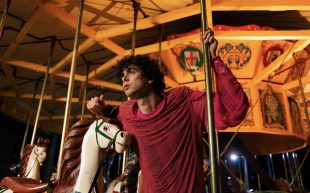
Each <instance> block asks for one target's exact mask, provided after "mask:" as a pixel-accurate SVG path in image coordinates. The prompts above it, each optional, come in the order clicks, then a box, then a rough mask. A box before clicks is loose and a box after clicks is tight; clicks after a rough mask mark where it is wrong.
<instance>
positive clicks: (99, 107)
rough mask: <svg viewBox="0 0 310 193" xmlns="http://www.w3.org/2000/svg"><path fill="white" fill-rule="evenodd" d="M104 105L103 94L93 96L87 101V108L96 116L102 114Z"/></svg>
mask: <svg viewBox="0 0 310 193" xmlns="http://www.w3.org/2000/svg"><path fill="white" fill-rule="evenodd" d="M104 107H105V103H104V98H103V95H100V96H99V97H98V96H96V97H93V98H91V99H90V100H89V101H88V103H87V109H88V110H89V111H90V112H92V113H94V114H95V115H96V116H100V115H101V114H102V112H103V109H104Z"/></svg>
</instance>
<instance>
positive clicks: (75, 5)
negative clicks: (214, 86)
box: [0, 0, 310, 132]
mask: <svg viewBox="0 0 310 193" xmlns="http://www.w3.org/2000/svg"><path fill="white" fill-rule="evenodd" d="M138 2H139V3H140V4H141V6H140V9H139V12H138V21H137V40H136V51H135V53H136V54H153V55H154V56H155V55H156V54H157V52H158V50H159V44H158V42H159V41H160V39H161V38H160V36H161V35H162V43H161V49H162V53H163V55H165V51H166V50H168V49H171V48H172V47H174V46H177V45H179V44H181V43H182V44H195V43H196V44H197V43H198V42H199V35H198V34H191V35H189V36H184V37H177V38H174V39H170V38H168V37H171V35H173V34H182V33H186V32H190V31H193V30H195V29H197V28H199V27H200V26H201V21H200V2H199V1H196V0H175V1H162V0H142V1H138ZM8 3H9V6H8V9H7V10H8V12H7V14H5V11H4V10H5V9H6V7H7V5H8ZM207 7H208V9H207V16H208V18H207V20H208V25H209V26H210V27H212V26H214V30H215V36H216V38H217V39H218V40H219V41H220V43H221V42H222V44H223V42H225V43H227V42H235V41H240V40H242V41H244V42H249V44H253V46H254V50H256V51H255V53H256V54H254V51H253V58H252V60H253V61H252V63H253V66H252V67H249V68H251V70H244V72H243V73H241V74H238V73H237V74H236V76H237V77H238V78H239V79H240V80H241V81H242V83H243V84H252V83H254V84H255V83H258V82H261V81H265V80H267V78H268V77H269V76H270V75H274V74H277V73H278V74H277V75H278V76H277V77H275V78H274V79H273V82H274V83H275V84H278V85H281V86H283V88H285V89H287V90H288V91H289V92H288V93H290V95H292V96H294V97H296V98H297V99H300V98H301V97H300V93H299V90H298V89H296V88H298V81H297V79H296V77H294V76H293V70H294V68H293V67H292V66H295V64H297V63H300V62H302V63H303V67H302V68H303V77H302V82H303V83H304V85H305V92H306V96H307V97H308V98H309V97H310V85H309V84H307V83H308V82H310V72H309V68H310V64H309V63H310V62H309V60H308V59H309V55H310V48H309V46H308V45H309V43H310V1H308V0H295V1H290V0H281V1H278V0H258V1H243V0H212V2H209V1H208V2H207ZM83 10H84V12H83V19H82V24H81V35H80V38H79V48H78V51H77V52H78V54H79V56H78V59H77V65H76V66H77V67H76V74H75V82H74V88H73V99H72V110H71V112H72V113H71V114H72V117H73V118H76V119H78V118H79V115H80V114H81V109H82V108H81V106H82V105H81V102H82V98H83V90H84V88H85V80H86V77H88V79H89V81H88V85H87V98H88V99H89V98H91V97H93V96H95V95H98V94H100V93H103V94H104V97H105V99H106V100H107V103H108V104H112V105H119V104H120V103H121V101H124V100H126V97H125V96H124V94H123V93H122V87H121V85H120V81H119V80H118V79H117V78H116V77H115V71H114V65H115V63H116V61H117V60H119V59H120V58H122V57H123V56H125V55H128V54H130V53H131V44H132V38H131V37H132V36H131V32H132V29H133V17H134V16H133V1H129V0H85V4H84V9H83ZM0 11H1V12H2V20H3V21H4V27H3V34H2V36H1V40H0V60H1V65H0V97H1V98H0V105H1V106H0V110H1V111H4V112H7V113H9V114H11V115H13V116H15V117H17V118H19V119H21V120H27V118H28V116H29V110H35V109H36V108H37V106H38V101H39V98H40V93H41V90H42V85H43V80H44V74H45V72H46V69H47V63H48V58H49V56H51V66H50V69H49V78H48V81H47V85H46V91H45V95H44V103H43V109H42V116H41V127H42V128H44V129H48V130H53V131H55V132H60V130H61V125H62V120H63V117H64V109H65V102H66V95H67V90H68V82H69V81H68V80H69V76H70V66H71V60H72V56H73V44H74V37H75V30H76V23H77V22H76V21H77V16H78V12H79V1H68V0H18V1H17V0H11V1H9V0H7V1H5V0H3V1H1V2H0ZM5 16H6V17H5ZM249 25H251V26H253V25H255V26H257V27H254V28H255V30H253V29H252V28H249V27H243V28H242V27H241V28H238V27H237V26H249ZM223 26H224V27H223ZM227 26H231V27H227ZM232 26H233V27H236V28H233V27H232ZM264 26H267V28H266V27H264ZM271 29H272V30H271ZM52 40H55V48H54V51H53V54H52V55H51V54H50V50H51V42H52ZM268 45H278V47H280V49H281V50H280V51H279V50H275V52H276V53H277V51H279V54H278V55H277V57H279V58H281V57H282V59H279V60H272V61H271V62H270V64H269V63H268V65H265V66H264V65H263V64H262V65H260V62H258V61H261V60H262V58H264V57H268V56H265V55H264V53H265V52H264V49H269V48H270V47H274V46H268ZM154 53H155V54H154ZM156 56H157V55H156ZM296 61H297V62H296ZM166 65H167V69H168V70H169V71H171V68H169V64H166ZM280 72H281V73H280ZM86 75H87V76H86ZM178 76H183V75H182V74H181V75H175V74H173V73H171V72H168V73H167V76H166V78H165V81H166V84H167V89H169V88H172V87H177V86H180V85H183V84H191V83H194V82H199V80H197V79H193V80H192V79H188V81H185V82H184V81H183V82H182V81H181V82H180V81H179V80H178ZM202 79H203V78H202ZM308 106H310V105H309V104H308ZM34 112H35V111H34ZM33 114H35V113H33ZM86 116H90V115H88V112H87V115H86ZM33 117H34V116H33Z"/></svg>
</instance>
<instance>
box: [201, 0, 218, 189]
mask: <svg viewBox="0 0 310 193" xmlns="http://www.w3.org/2000/svg"><path fill="white" fill-rule="evenodd" d="M200 9H201V25H202V32H203V33H205V32H206V30H207V16H206V9H207V7H206V2H205V0H201V1H200ZM203 55H204V68H205V77H206V79H205V89H206V111H207V112H208V113H207V120H208V138H209V152H210V163H211V183H210V184H211V192H212V193H219V192H221V190H220V178H219V172H218V171H219V163H218V156H219V154H218V151H217V145H216V144H217V142H216V136H215V126H214V116H213V115H214V111H213V97H212V95H213V93H212V78H211V65H210V50H209V47H208V45H207V44H205V43H203Z"/></svg>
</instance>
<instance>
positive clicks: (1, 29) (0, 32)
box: [0, 0, 11, 39]
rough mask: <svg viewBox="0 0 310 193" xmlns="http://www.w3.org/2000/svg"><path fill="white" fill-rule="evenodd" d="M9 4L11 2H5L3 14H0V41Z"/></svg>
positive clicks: (9, 0) (8, 0)
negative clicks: (0, 16)
mask: <svg viewBox="0 0 310 193" xmlns="http://www.w3.org/2000/svg"><path fill="white" fill-rule="evenodd" d="M10 4H11V0H7V1H6V7H5V8H4V10H3V13H2V18H1V21H0V39H1V38H2V35H3V29H4V24H5V22H6V18H7V15H8V11H9V7H10Z"/></svg>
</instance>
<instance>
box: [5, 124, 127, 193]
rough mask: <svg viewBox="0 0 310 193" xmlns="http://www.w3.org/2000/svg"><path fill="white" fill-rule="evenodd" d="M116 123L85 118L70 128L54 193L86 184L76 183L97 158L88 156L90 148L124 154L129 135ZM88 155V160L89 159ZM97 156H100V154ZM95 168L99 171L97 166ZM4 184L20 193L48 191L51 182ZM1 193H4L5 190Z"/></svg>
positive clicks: (68, 192) (16, 180)
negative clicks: (109, 148) (112, 150)
mask: <svg viewBox="0 0 310 193" xmlns="http://www.w3.org/2000/svg"><path fill="white" fill-rule="evenodd" d="M96 123H97V126H98V125H100V127H99V129H98V127H97V130H96ZM112 123H113V122H112V121H111V120H110V119H104V120H99V121H96V122H94V121H93V120H89V119H85V120H80V121H78V122H77V123H75V124H74V125H73V126H72V127H71V128H70V130H69V132H68V134H67V137H66V139H65V143H64V148H63V161H62V165H61V174H60V178H59V180H57V181H54V182H52V184H53V185H54V187H53V188H52V192H53V193H72V192H73V188H74V187H77V188H80V187H82V186H83V185H84V182H83V181H82V184H80V183H79V182H78V183H76V182H77V177H78V176H81V177H79V178H80V179H83V178H84V177H83V173H84V172H83V168H85V167H86V168H87V167H88V166H87V165H88V164H90V163H91V162H92V161H93V160H95V158H94V157H90V156H93V155H89V154H88V153H87V152H89V153H90V152H92V151H91V150H90V149H89V147H92V148H95V149H97V151H98V152H99V150H98V149H99V147H100V148H104V147H107V146H111V147H113V148H114V149H115V150H116V151H118V152H122V151H123V150H124V148H126V147H127V145H128V143H129V142H130V140H129V138H128V137H129V136H128V134H127V133H126V132H122V131H119V130H118V129H117V127H116V126H115V125H113V124H112ZM88 131H89V132H88ZM86 133H87V135H86ZM84 136H85V139H86V140H85V142H84V144H85V145H82V143H83V139H84ZM107 141H108V142H107ZM88 145H89V147H88ZM105 145H107V146H105ZM98 146H99V147H98ZM83 147H84V149H86V150H85V151H82V149H83ZM98 152H97V153H98ZM84 155H85V156H88V157H85V156H84ZM94 156H97V154H96V155H94ZM87 158H88V159H87ZM81 159H83V161H82V162H83V163H82V164H83V165H85V166H81V165H80V164H81ZM96 163H98V162H96ZM92 167H94V166H92ZM94 168H96V166H95V167H94ZM80 169H81V171H82V172H81V175H79V173H80ZM93 175H94V173H93ZM87 177H88V178H90V177H91V178H93V176H90V175H87ZM3 184H4V185H6V186H7V187H9V188H10V189H12V190H13V191H14V192H18V193H32V192H33V193H35V192H44V191H47V188H48V183H40V182H38V181H36V180H34V179H28V178H13V179H9V180H6V181H4V183H3ZM88 184H89V183H88ZM82 188H83V187H82ZM77 191H79V190H77ZM87 192H88V190H87ZM0 193H2V191H1V190H0Z"/></svg>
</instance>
